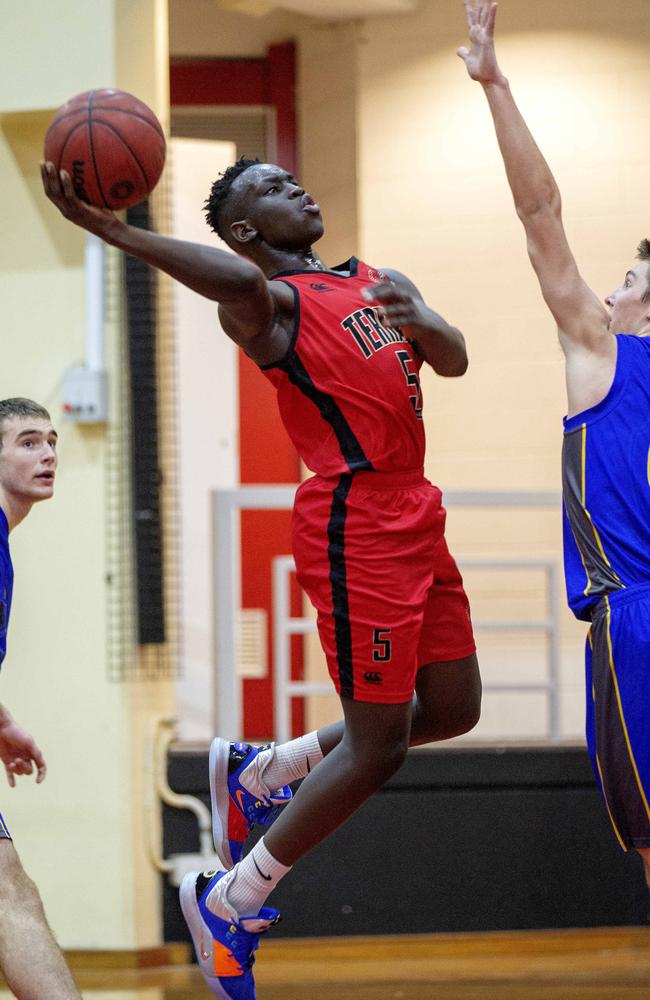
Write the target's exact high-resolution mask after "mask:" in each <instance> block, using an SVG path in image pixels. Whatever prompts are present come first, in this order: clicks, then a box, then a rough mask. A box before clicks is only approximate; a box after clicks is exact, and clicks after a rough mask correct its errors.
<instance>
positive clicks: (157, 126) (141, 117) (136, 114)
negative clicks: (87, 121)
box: [95, 104, 165, 139]
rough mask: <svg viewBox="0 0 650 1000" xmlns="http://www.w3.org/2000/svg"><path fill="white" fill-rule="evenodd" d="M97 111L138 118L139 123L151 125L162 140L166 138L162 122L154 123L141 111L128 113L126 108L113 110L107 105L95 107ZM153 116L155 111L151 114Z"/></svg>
mask: <svg viewBox="0 0 650 1000" xmlns="http://www.w3.org/2000/svg"><path fill="white" fill-rule="evenodd" d="M95 111H113V112H116V113H117V114H120V115H128V116H129V117H130V118H137V119H138V120H139V121H141V122H144V124H145V125H150V126H151V128H152V129H154V130H155V131H156V132H157V133H158V135H159V136H160V138H161V139H164V138H165V133H164V132H163V130H162V125H161V124H160V122H153V121H152V120H151V118H147V117H146V115H141V114H140V113H139V111H127V109H126V108H113V107H111V106H110V105H108V104H106V105H104V104H97V105H95ZM151 113H152V114H153V111H152V112H151Z"/></svg>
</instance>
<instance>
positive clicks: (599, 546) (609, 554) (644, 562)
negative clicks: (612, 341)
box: [562, 334, 650, 621]
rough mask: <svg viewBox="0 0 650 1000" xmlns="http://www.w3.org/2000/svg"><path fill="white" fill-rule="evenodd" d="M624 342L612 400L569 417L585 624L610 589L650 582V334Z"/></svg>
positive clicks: (567, 542) (568, 567) (576, 571)
mask: <svg viewBox="0 0 650 1000" xmlns="http://www.w3.org/2000/svg"><path fill="white" fill-rule="evenodd" d="M616 343H617V359H616V372H615V375H614V381H613V383H612V386H611V388H610V390H609V392H608V393H607V395H606V396H605V398H604V399H603V400H601V402H600V403H597V404H596V406H592V407H591V408H590V409H588V410H585V411H584V412H583V413H579V414H577V415H576V416H575V417H565V419H564V446H563V449H562V491H563V498H564V570H565V578H566V587H567V598H568V602H569V607H570V608H571V609H572V611H573V613H574V614H575V616H576V617H577V618H582V619H583V620H585V621H589V620H591V616H592V612H593V610H594V608H595V606H596V605H597V604H598V602H599V601H600V600H601V598H602V597H603V596H604V595H605V594H609V593H612V592H614V591H617V590H623V589H624V588H627V587H635V586H637V585H640V584H647V583H649V582H650V337H637V336H633V335H631V334H618V335H617V336H616Z"/></svg>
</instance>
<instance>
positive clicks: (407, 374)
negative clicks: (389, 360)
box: [395, 350, 422, 420]
mask: <svg viewBox="0 0 650 1000" xmlns="http://www.w3.org/2000/svg"><path fill="white" fill-rule="evenodd" d="M395 357H396V358H397V360H398V361H399V363H400V365H401V366H402V371H403V372H404V378H405V379H406V384H407V385H408V386H409V388H410V389H413V391H412V392H409V399H410V400H411V406H412V407H413V409H414V410H415V416H416V417H417V418H418V420H422V389H421V388H420V376H419V375H418V373H417V371H411V369H410V368H409V365H414V364H415V361H414V360H413V358H412V357H411V355H410V354H409V352H408V351H404V350H399V351H395Z"/></svg>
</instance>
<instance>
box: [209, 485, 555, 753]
mask: <svg viewBox="0 0 650 1000" xmlns="http://www.w3.org/2000/svg"><path fill="white" fill-rule="evenodd" d="M296 489H297V486H296V485H293V484H290V485H278V486H271V485H262V486H240V487H236V488H234V489H226V490H214V491H213V494H212V522H213V538H214V544H213V553H214V562H213V602H214V626H215V632H214V678H215V682H214V691H213V717H214V725H215V732H217V733H220V734H223V735H224V736H226V737H227V738H230V739H239V738H241V737H242V684H241V678H240V677H239V675H238V672H237V669H236V664H237V663H238V662H239V649H238V645H239V636H238V624H237V623H238V621H239V611H240V606H241V596H240V595H241V553H240V526H239V512H240V510H290V509H291V507H292V506H293V500H294V496H295V492H296ZM444 503H445V507H447V508H453V507H483V508H484V507H499V508H504V507H516V508H519V507H538V508H544V507H552V508H556V509H558V510H559V507H560V495H559V494H558V493H551V492H530V493H526V492H517V491H471V490H463V491H460V490H457V491H454V490H449V491H448V492H446V493H445V494H444ZM459 565H460V566H461V568H463V569H465V568H479V569H499V570H502V569H508V570H531V569H533V570H534V569H541V570H542V571H543V572H544V574H545V586H546V595H547V608H548V614H547V615H546V617H544V618H540V619H529V620H516V621H514V620H497V621H484V622H481V621H479V622H477V621H474V623H473V624H474V628H475V629H476V630H479V629H483V630H492V631H539V632H542V633H543V634H544V635H545V637H546V679H545V681H543V682H540V683H539V684H523V683H520V684H489V685H485V688H484V689H485V690H486V691H497V690H498V691H509V692H526V693H528V692H532V691H539V692H543V693H545V694H546V697H547V700H548V705H549V726H548V730H549V736H550V738H551V739H557V738H558V737H559V735H560V720H559V692H558V667H559V629H558V618H559V609H558V597H557V594H558V579H557V577H558V567H557V564H556V563H555V562H554V561H553V560H539V559H537V560H524V559H522V560H513V559H503V560H497V559H488V560H485V559H464V560H459ZM292 569H293V559H292V557H291V556H278V557H276V558H275V559H274V560H273V625H274V629H273V635H274V640H273V641H274V657H273V660H274V675H275V680H274V693H275V734H274V737H275V738H276V739H278V740H284V739H287V738H289V736H290V704H291V698H294V697H305V696H307V695H312V694H331V693H332V690H333V689H332V686H331V684H325V683H317V682H309V681H292V680H291V666H290V641H291V635H305V634H306V633H308V632H312V631H314V630H315V627H316V625H315V622H314V621H313V620H312V619H310V618H292V617H291V614H290V602H289V577H290V573H291V570H292Z"/></svg>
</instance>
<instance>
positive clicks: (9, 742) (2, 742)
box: [0, 705, 46, 788]
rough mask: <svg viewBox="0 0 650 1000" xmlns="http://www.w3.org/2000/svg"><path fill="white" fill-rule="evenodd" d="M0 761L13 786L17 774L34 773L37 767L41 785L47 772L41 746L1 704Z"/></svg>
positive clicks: (37, 776) (37, 777) (37, 778)
mask: <svg viewBox="0 0 650 1000" xmlns="http://www.w3.org/2000/svg"><path fill="white" fill-rule="evenodd" d="M0 761H2V763H3V764H4V766H5V771H6V773H7V781H8V782H9V784H10V785H11V787H12V788H13V787H14V786H15V784H16V775H19V774H32V773H33V771H34V767H35V768H36V784H37V785H40V783H41V781H43V779H44V777H45V772H46V766H45V760H44V758H43V754H42V753H41V750H40V748H39V747H38V746H37V745H36V743H35V742H34V738H33V737H32V736H30V734H29V733H28V732H27V730H26V729H23V728H22V726H19V725H18V723H17V722H16V721H15V719H14V718H13V717H12V716H11V715H10V714H9V712H8V711H7V709H6V708H4V706H2V705H0Z"/></svg>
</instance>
